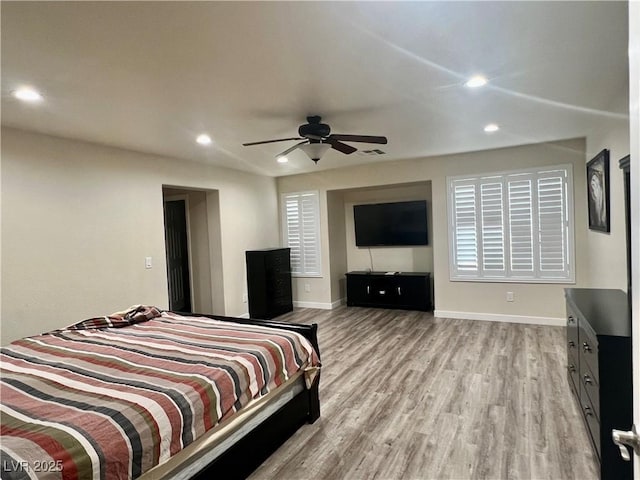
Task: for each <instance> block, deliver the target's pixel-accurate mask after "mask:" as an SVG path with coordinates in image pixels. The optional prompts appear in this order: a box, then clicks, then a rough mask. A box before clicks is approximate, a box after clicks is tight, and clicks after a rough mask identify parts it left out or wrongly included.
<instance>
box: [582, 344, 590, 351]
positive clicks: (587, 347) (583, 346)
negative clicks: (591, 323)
mask: <svg viewBox="0 0 640 480" xmlns="http://www.w3.org/2000/svg"><path fill="white" fill-rule="evenodd" d="M582 350H583V351H584V352H585V353H588V352H590V351H591V346H589V344H588V343H587V342H583V343H582Z"/></svg>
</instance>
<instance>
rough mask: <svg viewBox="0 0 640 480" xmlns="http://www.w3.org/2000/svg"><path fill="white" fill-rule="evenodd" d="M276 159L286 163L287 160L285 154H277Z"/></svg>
mask: <svg viewBox="0 0 640 480" xmlns="http://www.w3.org/2000/svg"><path fill="white" fill-rule="evenodd" d="M276 160H278V163H287V162H288V161H289V159H288V158H287V157H286V156H285V155H278V157H277V159H276Z"/></svg>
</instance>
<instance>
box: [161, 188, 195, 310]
mask: <svg viewBox="0 0 640 480" xmlns="http://www.w3.org/2000/svg"><path fill="white" fill-rule="evenodd" d="M164 238H165V251H166V256H167V286H168V289H169V310H171V311H173V312H191V274H190V271H191V268H190V264H191V262H190V260H189V229H188V217H187V197H185V198H177V197H175V196H170V197H167V198H165V199H164Z"/></svg>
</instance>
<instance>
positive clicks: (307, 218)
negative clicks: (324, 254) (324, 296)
mask: <svg viewBox="0 0 640 480" xmlns="http://www.w3.org/2000/svg"><path fill="white" fill-rule="evenodd" d="M282 205H283V221H282V224H283V227H284V228H283V229H284V232H283V237H284V241H285V246H287V247H289V248H290V249H291V273H292V274H294V275H298V276H319V275H320V273H321V271H320V265H321V262H320V204H319V200H318V192H296V193H287V194H284V195H283V196H282Z"/></svg>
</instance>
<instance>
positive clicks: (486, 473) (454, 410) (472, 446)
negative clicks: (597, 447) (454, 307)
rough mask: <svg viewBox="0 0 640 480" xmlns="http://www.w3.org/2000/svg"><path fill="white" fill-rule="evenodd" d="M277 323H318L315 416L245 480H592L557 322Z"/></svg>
mask: <svg viewBox="0 0 640 480" xmlns="http://www.w3.org/2000/svg"><path fill="white" fill-rule="evenodd" d="M278 320H283V321H291V322H298V323H318V326H319V329H318V336H319V344H320V349H321V356H322V377H321V381H320V397H321V411H322V413H321V415H322V416H321V418H320V419H319V420H318V421H317V422H316V423H315V424H313V425H305V426H303V427H302V428H301V429H300V430H299V431H298V432H296V433H295V434H294V435H293V437H292V438H291V439H289V440H288V441H287V442H286V443H285V444H284V445H283V446H282V447H281V448H280V449H279V450H278V451H277V452H275V453H274V454H273V455H272V456H271V457H270V458H269V459H267V460H266V461H265V462H264V463H263V464H262V465H261V466H260V467H259V468H258V469H257V470H256V471H255V472H254V474H253V475H252V476H251V477H250V478H251V479H253V480H259V479H279V480H280V479H292V480H294V479H305V480H315V479H327V480H336V479H347V480H352V479H353V480H357V479H367V480H369V479H383V480H395V479H403V480H404V479H416V480H422V479H425V480H426V479H459V480H462V479H510V480H511V479H514V480H518V479H540V480H544V479H550V480H551V479H554V480H555V479H565V478H566V479H571V478H575V479H581V480H591V479H596V478H597V477H598V474H597V469H596V463H595V458H594V455H593V452H592V450H591V445H590V443H589V440H588V437H587V433H586V430H585V427H584V425H583V423H582V419H581V418H580V413H579V412H578V408H577V406H576V404H575V401H574V400H573V398H572V397H571V392H570V390H569V385H568V383H567V378H566V373H565V363H566V359H565V357H566V354H565V350H564V345H565V332H564V328H562V327H548V326H536V325H520V324H508V323H496V322H479V321H466V320H454V319H441V318H434V317H433V316H432V315H431V314H429V313H425V312H404V311H397V310H383V309H367V308H357V307H344V306H343V307H340V308H337V309H335V310H330V311H327V310H314V309H295V310H294V311H293V312H291V313H289V314H287V315H285V316H282V317H279V318H278Z"/></svg>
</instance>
